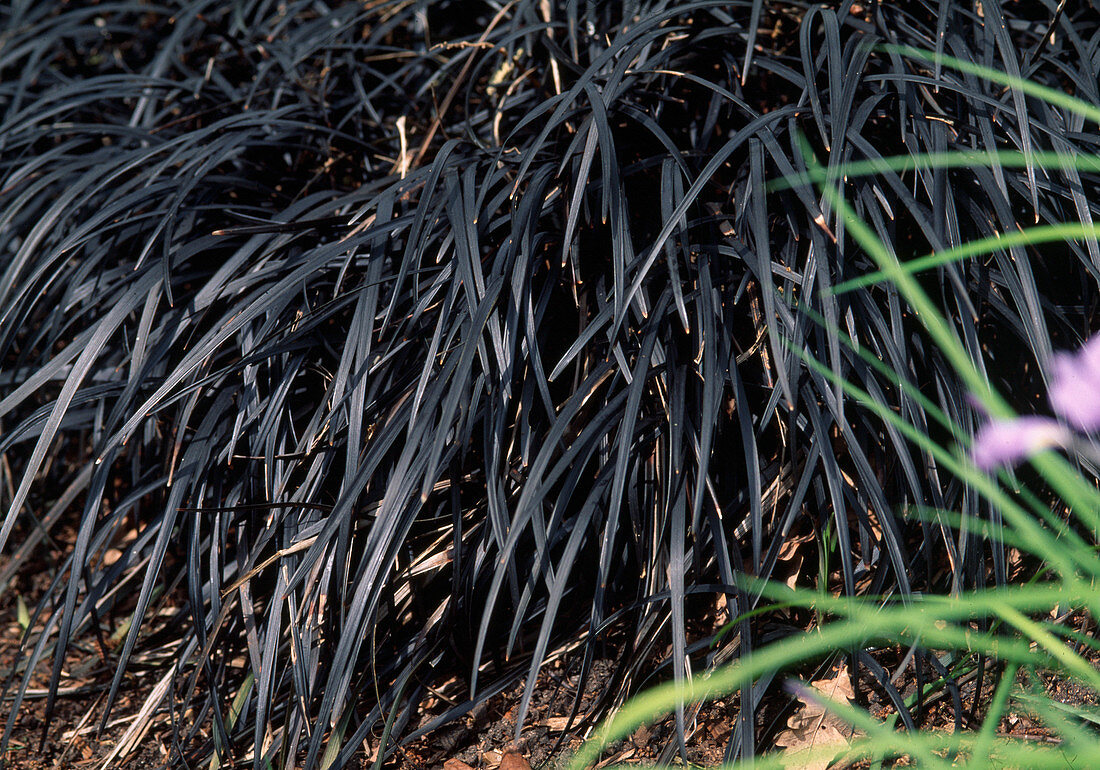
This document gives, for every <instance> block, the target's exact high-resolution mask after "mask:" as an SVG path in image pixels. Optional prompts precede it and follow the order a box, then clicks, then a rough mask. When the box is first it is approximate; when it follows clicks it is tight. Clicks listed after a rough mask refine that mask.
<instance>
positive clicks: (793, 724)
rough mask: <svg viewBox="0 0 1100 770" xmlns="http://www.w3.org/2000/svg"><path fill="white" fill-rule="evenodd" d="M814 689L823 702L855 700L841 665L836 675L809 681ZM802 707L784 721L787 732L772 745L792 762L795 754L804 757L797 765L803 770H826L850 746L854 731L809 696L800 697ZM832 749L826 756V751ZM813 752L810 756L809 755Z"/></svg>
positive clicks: (848, 701) (845, 670)
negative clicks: (824, 700)
mask: <svg viewBox="0 0 1100 770" xmlns="http://www.w3.org/2000/svg"><path fill="white" fill-rule="evenodd" d="M811 684H812V685H813V689H814V690H816V691H817V694H818V695H820V696H821V697H822V699H828V700H831V701H839V702H841V703H850V702H851V701H852V700H853V699H854V698H855V693H854V692H852V683H851V680H850V679H849V677H848V668H847V666H844V665H841V667H840V670H839V671H837V673H836V676H834V677H832V678H829V679H819V680H817V681H815V682H811ZM798 699H799V700H800V701H802V708H800V709H799V710H798V711H796V712H795V713H794V715H793V716H791V718H790V719H788V720H787V729H786V730H784V731H783V732H781V733H779V735H778V736H777V737H776V739H775V745H776V746H780V747H782V749H783V754H784V755H787V756H789V757H790V758H792V759H795V758H796V757H797V755H800V754H803V753H805V754H807V757H806V759H805V760H804V761H803V762H802V763H801V764H798V765H797V766H798V767H801V768H804V769H805V770H826V768H828V767H830V763H831V762H832V758H833V757H834V756H836V754H838V753H840V752H841V751H842V750H844V749H846V748H847V747H848V746H850V745H851V741H852V737H853V730H852V727H851V726H850V725H848V724H847V723H845V722H844V720H842V719H840V718H839V717H837V716H835V715H834V714H832V713H831V712H829V711H828V709H826V708H823V706H822V704H821V703H819V702H817V701H816V699H814V698H812V697H809V696H799V698H798ZM829 748H835V751H834V752H832V753H829V752H828V751H826V749H829ZM811 752H813V756H812V757H811V756H809V755H810V753H811ZM832 767H833V768H841V767H847V765H846V764H837V765H832Z"/></svg>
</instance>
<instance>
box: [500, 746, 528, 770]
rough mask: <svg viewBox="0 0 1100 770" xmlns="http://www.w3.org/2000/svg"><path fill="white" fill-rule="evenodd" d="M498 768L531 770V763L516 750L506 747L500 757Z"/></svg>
mask: <svg viewBox="0 0 1100 770" xmlns="http://www.w3.org/2000/svg"><path fill="white" fill-rule="evenodd" d="M500 770H531V764H530V763H529V762H528V761H527V760H526V759H524V757H523V755H522V754H520V753H519V752H518V751H515V750H513V749H508V750H506V751H505V752H504V756H502V757H501V758H500Z"/></svg>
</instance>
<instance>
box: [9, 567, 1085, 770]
mask: <svg viewBox="0 0 1100 770" xmlns="http://www.w3.org/2000/svg"><path fill="white" fill-rule="evenodd" d="M2 565H3V562H0V568H2ZM48 580H49V575H48V571H47V570H42V571H36V572H35V573H34V574H33V575H32V576H30V577H23V578H21V579H19V580H16V581H14V583H13V585H12V586H11V587H10V588H9V590H8V591H7V592H6V593H5V594H4V596H3V598H2V599H0V676H3V678H4V679H6V678H7V674H8V673H9V672H10V671H11V670H12V666H13V665H14V664H15V662H16V654H17V651H18V649H19V645H20V640H21V638H22V636H23V627H22V626H21V624H20V622H19V621H20V611H19V602H18V598H19V597H20V596H23V597H25V598H24V603H25V604H29V602H28V599H27V598H26V597H33V596H35V595H37V594H39V593H40V592H41V591H42V590H44V588H45V587H46V585H47V584H48ZM31 606H33V605H31ZM169 614H170V613H168V612H166V611H165V610H164V609H163V608H162V610H161V611H160V612H159V613H158V614H157V617H165V616H167V615H169ZM24 620H25V616H24ZM1062 621H1063V622H1064V623H1065V624H1066V625H1067V626H1069V627H1072V628H1075V629H1076V630H1078V631H1079V632H1081V633H1083V634H1086V635H1088V634H1091V633H1092V632H1093V631H1094V629H1092V627H1091V623H1090V621H1089V620H1088V619H1087V618H1086V617H1084V616H1082V615H1079V614H1078V615H1072V616H1069V617H1066V618H1063V619H1062ZM156 625H157V618H156V617H154V619H153V622H152V623H151V624H150V629H149V632H150V636H151V637H152V638H155V637H156V631H157V628H156ZM85 636H86V637H91V636H92V635H91V634H87V635H85ZM904 653H905V651H904V650H901V649H896V648H887V649H881V650H877V651H875V652H874V655H873V657H874V658H875V659H876V660H877V661H878V662H879V663H880V665H882V666H883V667H885V668H886V669H887V670H888V671H894V670H896V668H897V667H898V666H899V664H901V663H902V661H903V660H904V657H905V656H904ZM144 656H145V657H142V654H139V655H138V656H137V657H136V660H137V661H139V662H142V663H143V664H142V665H135V666H132V670H133V671H134V673H133V674H130V675H128V677H127V679H126V680H125V682H124V686H123V689H122V691H121V693H120V695H119V698H118V700H117V703H116V706H115V708H114V709H113V711H112V717H111V719H110V721H109V722H108V724H107V727H106V729H104V730H103V731H99V729H98V728H99V725H98V718H99V713H100V710H99V707H100V705H101V704H102V702H103V699H104V698H105V696H106V692H107V690H108V688H109V686H110V679H111V675H112V673H113V665H108V664H107V663H106V662H105V661H106V658H105V657H104V655H103V654H102V651H101V650H100V649H99V645H98V644H97V642H96V641H95V640H94V639H92V638H82V639H81V641H80V643H79V644H75V645H73V647H72V649H71V650H70V651H69V653H68V655H67V656H66V664H65V666H64V667H63V669H62V678H61V682H60V686H61V690H60V694H59V697H58V698H57V700H56V703H55V707H54V709H53V713H52V715H51V717H50V719H49V724H48V729H47V730H46V731H45V734H44V735H45V739H44V741H43V726H44V725H46V698H45V689H46V687H47V685H48V678H49V671H48V670H46V669H45V668H44V667H40V669H42V670H38V671H36V672H35V675H34V676H33V677H32V680H31V683H30V689H29V690H28V696H27V700H26V701H25V702H24V706H23V708H22V710H21V713H20V715H19V720H18V722H17V725H16V729H15V731H14V733H13V736H12V739H11V741H10V742H9V746H8V750H7V753H6V757H5V760H6V761H5V763H4V767H7V768H12V769H13V770H63V769H64V768H89V770H90V769H91V768H100V767H104V766H105V762H108V761H109V762H110V764H108V765H106V767H110V768H118V770H153V768H158V767H163V766H164V763H165V760H166V759H167V757H168V754H169V747H170V745H171V732H172V731H171V726H170V724H169V722H168V717H167V715H166V714H164V713H155V714H154V716H153V718H152V719H151V720H148V725H149V728H148V732H147V734H146V735H145V736H144V737H143V738H142V739H141V740H140V741H138V742H137V744H136V747H135V748H134V750H133V751H132V752H131V753H130V754H129V755H128V756H126V757H125V758H124V759H123V758H116V759H110V756H111V754H112V752H114V750H115V748H116V746H117V744H118V742H119V741H120V740H121V739H122V738H123V736H124V735H125V733H126V731H127V728H128V726H129V725H130V724H131V722H132V720H133V719H134V718H135V715H136V714H137V713H138V712H139V711H140V709H141V706H142V704H143V702H144V698H145V696H146V695H147V694H148V693H149V692H150V691H151V690H152V688H153V686H154V685H155V683H156V681H157V680H158V679H159V677H160V675H161V673H160V672H161V671H164V670H166V669H164V668H163V666H164V665H165V664H166V663H167V661H166V660H164V659H163V658H161V659H160V660H159V663H160V665H156V664H157V662H158V660H157V658H156V656H155V655H151V654H150V653H149V652H145V653H144ZM1096 658H1097V659H1096V660H1094V661H1093V663H1094V664H1100V655H1097V656H1096ZM613 666H614V661H613V660H612V659H604V660H597V661H596V662H595V663H594V666H593V672H592V675H591V677H590V679H589V682H588V686H587V688H586V692H585V693H584V695H583V696H582V699H581V708H580V714H581V716H583V715H584V714H585V713H586V711H587V709H589V708H590V707H591V706H592V705H593V704H594V702H595V698H596V697H597V696H598V695H599V694H600V692H601V689H602V688H603V686H604V684H605V682H606V681H607V679H608V676H609V674H610V672H611V671H612V669H613ZM799 673H800V674H802V676H804V678H806V679H809V678H811V677H818V678H821V672H820V671H817V672H813V671H806V672H799ZM990 673H992V671H991V670H990ZM1040 678H1041V681H1039V682H1031V683H1030V684H1032V685H1036V686H1039V687H1042V688H1043V689H1044V690H1045V691H1046V693H1047V694H1048V695H1051V696H1052V697H1054V698H1055V699H1056V700H1058V701H1060V702H1062V703H1065V704H1069V705H1095V704H1096V703H1097V697H1096V694H1095V693H1093V692H1091V691H1089V690H1087V689H1085V688H1083V687H1080V686H1079V685H1076V684H1074V683H1073V682H1068V681H1066V680H1064V679H1062V678H1060V677H1057V676H1054V675H1049V674H1043V675H1041V677H1040ZM976 680H977V677H975V676H973V675H971V676H969V677H963V678H962V679H961V680H960V682H959V684H958V690H957V693H958V696H959V698H958V703H961V704H962V707H963V708H962V710H961V711H960V710H959V709H958V708H957V703H956V701H955V698H954V697H953V696H952V694H951V693H950V691H948V690H945V691H943V692H942V693H941V694H940V695H937V696H933V697H931V698H929V699H928V700H927V701H926V702H925V704H924V709H923V710H922V711H921V712H920V714H919V715H918V719H917V724H918V725H919V726H920V727H923V728H925V729H937V730H947V731H952V730H956V729H972V728H975V727H977V726H978V725H979V724H980V721H981V717H982V714H983V712H984V708H985V705H986V703H987V700H988V698H989V695H990V694H991V692H992V689H993V688H992V680H991V678H990V677H988V676H987V677H986V679H985V684H984V687H983V692H982V693H981V694H980V695H979V696H978V697H977V698H975V685H976ZM1020 682H1021V684H1027V683H1028V680H1027V678H1026V675H1024V674H1023V673H1021V674H1020ZM896 684H897V686H898V689H899V690H901V691H902V693H903V694H908V693H909V692H912V691H913V690H914V689H915V684H916V680H915V677H914V676H913V672H912V666H908V667H905V668H903V669H902V676H901V677H899V679H898V680H897V681H896ZM575 686H576V678H575V677H572V678H570V677H569V676H567V675H566V674H565V671H564V668H563V664H562V663H561V660H560V659H559V660H557V661H555V662H553V663H550V664H548V665H547V666H545V667H544V670H543V672H542V673H541V674H540V677H539V680H538V684H537V686H536V688H535V693H534V697H533V699H532V702H531V706H530V710H529V713H528V717H527V719H526V722H525V728H524V730H523V732H522V734H521V737H520V740H519V741H515V740H514V732H515V713H516V709H517V705H518V703H519V700H520V697H521V695H522V692H523V688H522V683H521V684H518V685H516V686H515V687H513V688H511V689H509V690H506V691H505V692H503V693H501V694H500V695H498V696H496V697H495V698H493V699H490V700H489V701H487V702H486V703H485V704H483V706H482V707H480V708H478V709H475V710H474V711H473V712H472V713H471V714H469V715H467V716H466V717H465V718H464V719H460V720H458V721H456V722H454V723H452V724H450V725H449V726H446V727H443V728H441V729H439V730H436V731H435V732H433V733H431V734H429V735H428V736H425V737H422V738H420V739H418V740H414V741H411V742H409V743H407V744H406V745H403V746H401V747H400V748H399V749H397V751H396V752H394V753H393V754H391V756H390V757H388V758H387V760H386V762H385V763H384V767H385V768H386V770H405V769H408V770H431V769H434V768H444V770H529V768H531V767H534V768H540V767H546V768H551V769H552V770H555V769H556V768H558V767H561V766H563V764H564V761H565V760H566V759H567V758H568V757H569V756H570V755H571V754H572V752H573V751H574V750H575V749H576V748H577V747H578V746H579V745H580V743H581V740H582V736H581V735H580V734H579V732H580V730H579V729H578V728H577V727H576V723H577V722H578V721H580V720H575V722H574V723H573V726H570V724H569V720H568V717H569V711H570V708H571V705H572V701H573V694H574V693H573V690H572V689H571V688H575ZM772 689H773V694H772V695H771V696H769V697H768V698H766V699H765V701H764V703H763V704H762V707H761V708H760V709H759V712H758V714H757V720H756V737H757V740H758V741H759V745H760V746H769V745H772V743H773V741H774V739H775V737H776V735H777V734H778V733H779V732H780V731H781V730H783V729H784V728H785V727H786V724H787V720H788V719H789V718H790V717H791V715H792V714H794V713H795V710H796V709H797V708H798V704H797V702H796V701H795V700H794V699H793V698H792V697H791V696H789V695H787V694H785V692H784V691H783V690H782V688H772ZM857 692H858V693H860V704H861V705H862V706H863V707H865V708H867V709H868V711H869V712H870V713H871V715H872V716H874V717H876V718H878V719H883V718H885V717H887V716H888V715H889V714H891V713H892V712H893V709H892V706H891V704H890V702H889V699H888V698H887V697H886V696H885V694H884V693H883V692H882V691H881V690H880V688H878V687H877V685H876V682H875V679H874V677H873V676H871V674H870V673H869V672H868V670H867V669H866V668H865V667H861V669H860V675H859V686H858V688H857ZM444 706H445V704H444V703H443V702H442V701H439V700H438V699H435V700H433V699H429V700H427V701H426V702H425V703H424V707H423V709H422V712H421V714H420V722H419V723H420V724H426V723H427V722H428V721H430V719H431V718H432V717H433V716H434V715H435V714H436V713H438V712H439V711H440V710H442V708H443V707H444ZM737 708H738V704H737V697H736V696H733V697H731V698H728V699H723V700H718V701H715V702H711V703H707V704H704V705H703V706H702V707H701V708H700V709H699V710H698V712H697V713H696V714H695V715H694V718H693V719H692V718H689V720H688V729H687V734H686V742H685V743H686V747H687V755H686V757H680V756H679V755H678V751H677V741H676V734H675V723H674V720H673V719H671V718H669V719H666V720H664V721H662V722H659V723H657V724H655V725H650V726H646V727H641V728H639V729H638V730H636V731H635V732H634V734H633V735H631V736H630V738H629V739H627V740H623V741H619V742H618V743H617V744H614V745H612V746H611V747H610V748H609V749H608V751H607V752H605V754H604V756H603V759H602V761H601V762H600V765H599V767H603V766H606V765H610V764H628V765H634V764H638V765H653V764H656V763H658V762H660V763H669V764H683V762H684V759H685V758H686V760H687V762H688V763H689V764H693V765H700V766H705V767H714V766H716V765H719V764H721V763H722V761H723V759H724V756H725V750H726V746H727V743H728V742H729V740H730V737H731V731H732V729H733V728H734V725H735V723H736V719H735V718H736V716H737ZM689 717H690V715H689ZM999 727H1000V729H999V731H998V732H999V734H1000V735H1002V736H1012V737H1017V738H1027V739H1032V740H1050V741H1052V740H1054V739H1053V738H1052V737H1051V736H1050V733H1049V732H1048V731H1047V730H1046V729H1045V728H1044V727H1043V725H1042V724H1041V723H1039V722H1038V721H1036V720H1033V719H1031V718H1030V717H1029V716H1028V715H1027V714H1026V713H1022V712H1019V711H1012V710H1010V711H1008V713H1006V714H1005V716H1004V717H1003V719H1002V720H1001V724H1000V726H999ZM567 729H568V730H569V731H568V732H567ZM365 748H370V747H365ZM373 760H374V757H373V756H371V753H370V752H369V751H366V750H365V751H364V752H363V753H362V756H361V757H360V759H359V760H358V761H357V762H358V763H357V764H356V765H353V766H352V770H365V768H371V767H373V766H374V762H373ZM205 766H206V765H204V767H205ZM899 766H901V765H900V764H899Z"/></svg>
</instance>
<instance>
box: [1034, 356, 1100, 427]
mask: <svg viewBox="0 0 1100 770" xmlns="http://www.w3.org/2000/svg"><path fill="white" fill-rule="evenodd" d="M1052 367H1053V370H1054V371H1053V374H1052V376H1051V380H1050V390H1049V392H1048V393H1047V397H1048V398H1049V399H1050V406H1051V408H1052V409H1053V410H1054V412H1055V414H1058V415H1060V416H1061V417H1063V418H1064V419H1065V420H1066V422H1068V423H1069V424H1070V425H1073V426H1074V427H1075V428H1077V429H1078V430H1083V431H1094V430H1097V429H1100V335H1097V336H1095V337H1093V338H1092V339H1090V340H1089V341H1088V342H1086V343H1085V345H1084V346H1083V347H1082V348H1081V349H1080V350H1079V351H1077V352H1076V353H1056V354H1055V356H1054V360H1053V362H1052Z"/></svg>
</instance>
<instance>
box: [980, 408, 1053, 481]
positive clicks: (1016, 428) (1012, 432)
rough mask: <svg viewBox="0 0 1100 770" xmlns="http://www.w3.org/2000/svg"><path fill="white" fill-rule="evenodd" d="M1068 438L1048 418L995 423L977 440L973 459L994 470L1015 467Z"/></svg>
mask: <svg viewBox="0 0 1100 770" xmlns="http://www.w3.org/2000/svg"><path fill="white" fill-rule="evenodd" d="M1069 438H1070V436H1069V432H1068V431H1067V430H1066V429H1065V428H1064V427H1063V426H1062V425H1060V424H1059V423H1058V422H1057V421H1056V420H1053V419H1051V418H1049V417H1020V418H1017V419H1015V420H993V421H992V422H988V423H986V424H985V425H983V426H982V428H981V430H979V431H978V435H977V436H975V437H974V444H973V446H972V447H971V449H970V456H971V458H972V459H973V460H974V464H975V465H977V466H978V467H979V468H981V469H982V470H984V471H991V470H993V469H995V468H998V467H1000V466H1003V465H1014V464H1016V463H1018V462H1019V461H1020V460H1023V459H1025V458H1026V457H1028V456H1029V455H1031V454H1033V453H1035V452H1038V451H1039V450H1040V449H1050V448H1051V447H1055V446H1060V445H1062V444H1064V443H1065V442H1066V441H1067V440H1069Z"/></svg>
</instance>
